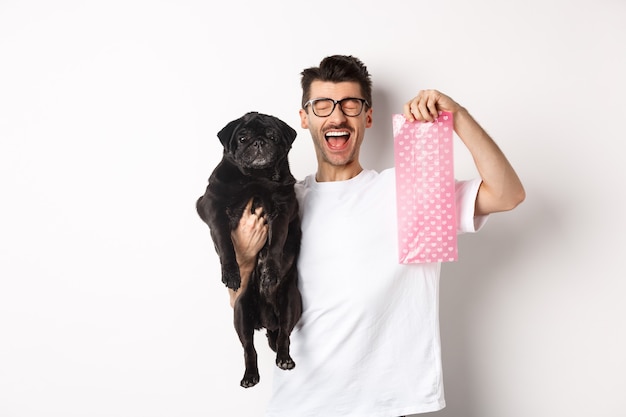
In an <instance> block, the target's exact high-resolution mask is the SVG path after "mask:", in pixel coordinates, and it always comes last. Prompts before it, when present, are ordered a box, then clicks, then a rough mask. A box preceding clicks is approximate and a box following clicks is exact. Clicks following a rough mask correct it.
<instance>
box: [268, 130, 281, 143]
mask: <svg viewBox="0 0 626 417" xmlns="http://www.w3.org/2000/svg"><path fill="white" fill-rule="evenodd" d="M265 135H266V136H267V138H268V139H269V140H271V141H272V142H276V141H277V140H278V135H277V134H276V131H275V130H273V129H271V130H268V131H267V132H265Z"/></svg>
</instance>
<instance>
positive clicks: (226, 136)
mask: <svg viewBox="0 0 626 417" xmlns="http://www.w3.org/2000/svg"><path fill="white" fill-rule="evenodd" d="M242 120H243V117H240V118H239V119H235V120H233V121H232V122H230V123H228V124H227V125H226V126H224V127H223V128H222V130H220V131H219V132H218V133H217V137H218V138H219V139H220V142H221V143H222V146H223V147H224V148H228V147H229V146H228V144H229V142H230V138H232V136H233V133H235V130H237V127H238V126H239V125H240V124H241V121H242Z"/></svg>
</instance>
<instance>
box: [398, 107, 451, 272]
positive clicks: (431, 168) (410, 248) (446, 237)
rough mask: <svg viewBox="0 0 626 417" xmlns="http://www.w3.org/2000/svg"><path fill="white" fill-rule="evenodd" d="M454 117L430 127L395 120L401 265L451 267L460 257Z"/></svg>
mask: <svg viewBox="0 0 626 417" xmlns="http://www.w3.org/2000/svg"><path fill="white" fill-rule="evenodd" d="M453 131H454V128H453V125H452V114H451V113H448V112H441V113H440V114H439V117H438V118H437V119H436V120H435V121H434V122H411V123H409V122H407V121H406V119H405V118H404V116H403V115H401V114H396V115H393V136H394V154H395V165H396V199H397V208H398V248H399V262H400V263H403V264H409V263H425V262H452V261H456V260H457V257H458V251H457V235H456V205H455V198H454V160H453V152H452V151H453V140H452V133H453Z"/></svg>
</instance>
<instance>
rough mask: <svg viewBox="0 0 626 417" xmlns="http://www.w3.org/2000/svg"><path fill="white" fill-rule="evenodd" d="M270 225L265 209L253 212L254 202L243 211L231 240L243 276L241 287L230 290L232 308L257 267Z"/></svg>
mask: <svg viewBox="0 0 626 417" xmlns="http://www.w3.org/2000/svg"><path fill="white" fill-rule="evenodd" d="M267 229H268V225H267V223H266V222H265V219H264V218H263V209H262V208H261V207H258V208H257V209H256V211H254V212H252V200H250V201H249V202H248V205H247V206H246V208H245V209H244V211H243V215H242V216H241V219H240V220H239V225H238V226H237V229H235V230H233V231H232V232H231V235H230V236H231V239H232V240H233V245H234V246H235V254H236V255H237V263H238V264H239V274H240V276H241V286H240V287H239V289H237V291H235V290H232V289H230V288H229V289H228V292H229V294H230V306H231V307H234V306H235V301H237V298H238V297H239V294H241V293H242V292H243V291H244V290H245V289H246V287H247V286H248V281H249V280H250V275H251V274H252V271H253V270H254V267H255V265H256V257H257V254H258V253H259V251H260V250H261V248H262V247H263V245H264V244H265V241H266V240H267Z"/></svg>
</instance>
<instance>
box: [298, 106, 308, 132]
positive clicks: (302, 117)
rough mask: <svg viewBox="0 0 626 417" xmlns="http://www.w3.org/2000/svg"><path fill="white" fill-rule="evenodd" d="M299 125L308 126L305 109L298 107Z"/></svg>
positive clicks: (304, 127) (306, 127) (305, 127)
mask: <svg viewBox="0 0 626 417" xmlns="http://www.w3.org/2000/svg"><path fill="white" fill-rule="evenodd" d="M300 126H302V128H303V129H308V128H309V118H308V114H307V113H306V110H304V109H300Z"/></svg>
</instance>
